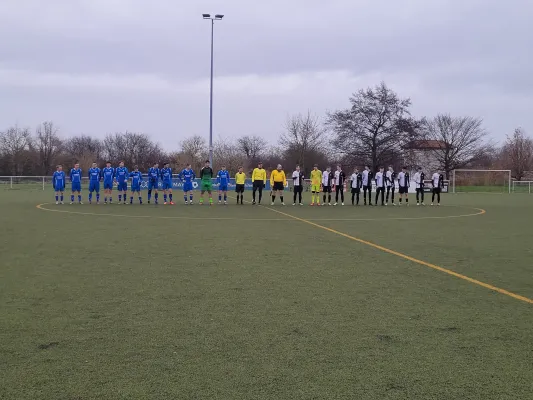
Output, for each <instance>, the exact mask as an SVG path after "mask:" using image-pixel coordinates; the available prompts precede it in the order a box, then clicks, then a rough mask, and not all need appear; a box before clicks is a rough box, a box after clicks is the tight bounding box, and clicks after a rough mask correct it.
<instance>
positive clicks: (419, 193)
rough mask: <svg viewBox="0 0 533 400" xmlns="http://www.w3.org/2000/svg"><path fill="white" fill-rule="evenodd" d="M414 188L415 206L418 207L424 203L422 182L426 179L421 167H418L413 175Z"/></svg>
mask: <svg viewBox="0 0 533 400" xmlns="http://www.w3.org/2000/svg"><path fill="white" fill-rule="evenodd" d="M414 179H415V188H416V205H417V206H419V205H420V204H422V205H423V206H425V205H426V204H425V203H424V180H425V179H426V174H424V172H423V171H422V167H418V171H417V172H416V174H415V178H414Z"/></svg>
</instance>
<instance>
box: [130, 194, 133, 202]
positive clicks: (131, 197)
mask: <svg viewBox="0 0 533 400" xmlns="http://www.w3.org/2000/svg"><path fill="white" fill-rule="evenodd" d="M130 204H133V196H130Z"/></svg>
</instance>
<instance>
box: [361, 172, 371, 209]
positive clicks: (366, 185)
mask: <svg viewBox="0 0 533 400" xmlns="http://www.w3.org/2000/svg"><path fill="white" fill-rule="evenodd" d="M362 175H363V200H364V205H365V206H366V194H367V192H368V205H369V206H371V205H372V172H370V166H369V165H365V169H364V171H363V173H362Z"/></svg>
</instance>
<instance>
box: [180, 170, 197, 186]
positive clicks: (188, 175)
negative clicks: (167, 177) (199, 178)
mask: <svg viewBox="0 0 533 400" xmlns="http://www.w3.org/2000/svg"><path fill="white" fill-rule="evenodd" d="M179 178H180V180H181V181H182V182H183V183H192V181H193V180H194V179H196V175H195V173H194V171H193V170H192V169H187V168H185V169H184V170H183V171H181V172H180V174H179Z"/></svg>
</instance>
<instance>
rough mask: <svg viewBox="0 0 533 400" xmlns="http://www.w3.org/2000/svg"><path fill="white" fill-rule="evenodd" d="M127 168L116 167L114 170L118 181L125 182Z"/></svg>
mask: <svg viewBox="0 0 533 400" xmlns="http://www.w3.org/2000/svg"><path fill="white" fill-rule="evenodd" d="M128 175H129V173H128V169H127V168H126V167H118V168H117V169H116V170H115V179H116V180H117V182H119V183H123V182H126V181H127V180H128Z"/></svg>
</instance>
